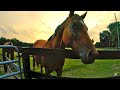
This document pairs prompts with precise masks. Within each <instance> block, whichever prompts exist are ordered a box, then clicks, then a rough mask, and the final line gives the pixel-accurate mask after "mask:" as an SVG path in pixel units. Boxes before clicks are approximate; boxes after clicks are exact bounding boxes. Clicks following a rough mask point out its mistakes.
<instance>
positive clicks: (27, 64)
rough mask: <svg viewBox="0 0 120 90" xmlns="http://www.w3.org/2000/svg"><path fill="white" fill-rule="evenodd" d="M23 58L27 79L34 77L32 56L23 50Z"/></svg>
mask: <svg viewBox="0 0 120 90" xmlns="http://www.w3.org/2000/svg"><path fill="white" fill-rule="evenodd" d="M22 59H23V72H24V77H25V79H32V77H31V74H30V57H29V53H27V52H24V51H23V52H22Z"/></svg>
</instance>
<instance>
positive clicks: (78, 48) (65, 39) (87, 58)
mask: <svg viewBox="0 0 120 90" xmlns="http://www.w3.org/2000/svg"><path fill="white" fill-rule="evenodd" d="M86 14H87V12H86V13H85V14H83V15H81V16H79V15H78V14H74V11H70V14H69V16H68V17H67V18H66V20H65V21H64V22H63V23H62V24H61V25H59V26H58V28H57V29H56V30H55V33H54V34H53V35H52V36H51V37H50V38H49V39H48V41H47V42H46V43H45V44H44V45H43V46H42V48H60V49H65V47H66V46H69V47H71V48H72V50H73V51H74V52H75V53H76V55H79V56H80V57H81V59H82V62H83V63H84V64H91V63H93V62H94V61H95V56H96V55H97V54H98V52H97V50H96V48H95V46H94V45H93V43H92V41H91V39H90V37H89V35H88V32H87V31H88V28H87V26H86V25H85V23H84V21H83V20H84V18H85V16H86ZM34 46H38V45H37V43H35V45H34ZM34 57H35V60H36V62H38V63H40V64H41V66H43V67H44V68H45V73H46V74H47V75H50V73H51V72H53V71H56V73H57V76H62V68H63V65H64V62H65V58H64V57H56V56H47V57H44V56H39V55H35V56H34Z"/></svg>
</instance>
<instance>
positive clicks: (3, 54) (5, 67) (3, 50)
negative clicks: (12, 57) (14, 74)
mask: <svg viewBox="0 0 120 90" xmlns="http://www.w3.org/2000/svg"><path fill="white" fill-rule="evenodd" d="M2 58H3V61H6V59H5V48H3V49H2ZM4 71H5V72H7V65H6V64H4Z"/></svg>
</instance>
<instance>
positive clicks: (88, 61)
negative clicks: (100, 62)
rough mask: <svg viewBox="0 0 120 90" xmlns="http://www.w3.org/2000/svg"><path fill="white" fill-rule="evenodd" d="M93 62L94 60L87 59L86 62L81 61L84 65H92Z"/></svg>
mask: <svg viewBox="0 0 120 90" xmlns="http://www.w3.org/2000/svg"><path fill="white" fill-rule="evenodd" d="M94 61H95V59H92V60H90V59H88V60H84V59H82V62H83V63H84V64H92V63H94Z"/></svg>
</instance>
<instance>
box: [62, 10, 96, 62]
mask: <svg viewBox="0 0 120 90" xmlns="http://www.w3.org/2000/svg"><path fill="white" fill-rule="evenodd" d="M86 15H87V12H86V13H84V14H83V15H81V16H79V15H78V14H74V11H70V14H69V16H68V18H67V19H66V21H65V22H64V24H63V28H64V31H63V35H62V42H63V43H64V45H65V46H70V47H71V48H72V50H73V51H74V52H75V53H76V54H77V55H79V56H80V57H81V59H82V62H83V63H84V64H90V63H93V62H94V61H95V56H96V55H97V54H98V52H97V50H96V48H95V46H94V45H93V43H92V41H91V39H90V37H89V35H88V27H87V26H86V24H85V22H84V18H85V17H86Z"/></svg>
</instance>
